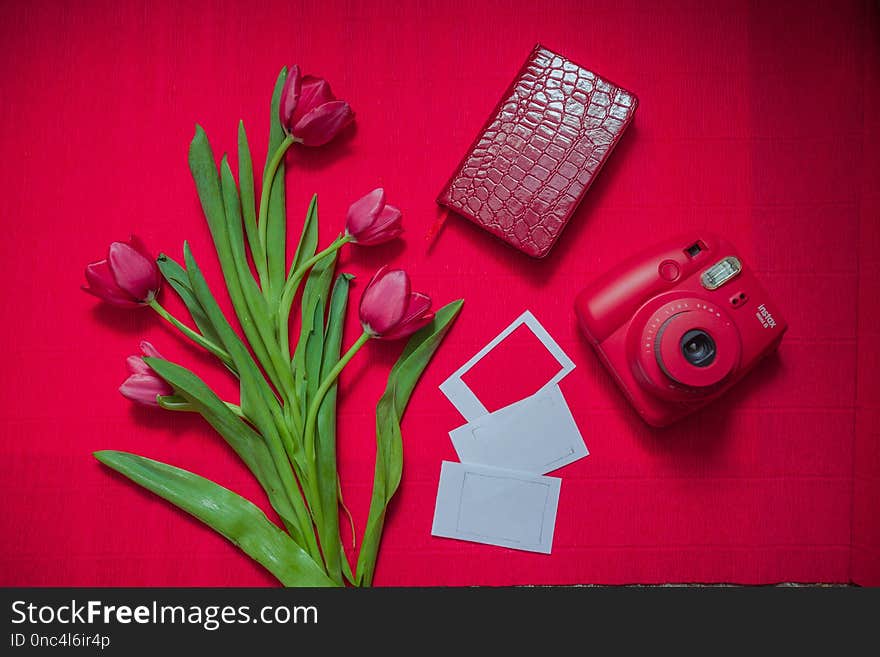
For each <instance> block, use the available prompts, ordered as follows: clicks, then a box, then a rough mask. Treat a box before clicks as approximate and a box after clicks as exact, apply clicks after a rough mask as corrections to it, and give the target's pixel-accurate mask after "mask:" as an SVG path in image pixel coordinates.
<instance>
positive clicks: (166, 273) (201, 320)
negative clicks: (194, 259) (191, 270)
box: [156, 253, 220, 344]
mask: <svg viewBox="0 0 880 657" xmlns="http://www.w3.org/2000/svg"><path fill="white" fill-rule="evenodd" d="M156 264H157V265H158V267H159V271H160V272H162V276H163V277H164V278H165V280H166V281H168V284H169V285H170V286H171V287H172V289H173V290H174V291H175V292H177V295H178V296H179V297H180V299H181V300H182V301H183V304H184V305H185V306H186V309H187V310H188V311H189V314H190V316H191V317H192V318H193V321H194V322H195V324H196V326H197V327H198V329H199V331H201V333H202V335H204V336H205V337H206V338H208V340H210V341H211V342H213V343H214V344H220V336H218V335H217V331H216V330H215V329H214V325H213V324H212V323H211V320H209V319H208V316H207V315H206V314H205V309H204V308H202V304H200V303H199V301H198V299H196V297H195V295H194V294H193V291H192V288H191V287H190V285H189V277H188V276H187V274H186V270H185V269H184V268H183V267H181V266H180V264H178V263H177V261H175V260H174V259H173V258H171V257H170V256H168V255H165V254H164V253H160V254H159V257H158V258H156Z"/></svg>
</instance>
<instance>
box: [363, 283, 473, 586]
mask: <svg viewBox="0 0 880 657" xmlns="http://www.w3.org/2000/svg"><path fill="white" fill-rule="evenodd" d="M463 303H464V301H463V300H462V299H459V300H458V301H453V302H452V303H449V304H447V305H445V306H443V307H442V308H440V309H439V310H438V311H437V312H436V314H435V315H434V319H433V320H432V321H431V323H430V324H428V325H427V326H425V327H424V328H422V329H421V330H420V331H418V332H416V333H415V334H413V336H412V337H411V338H410V339H409V342H408V343H407V345H406V347H405V349H404V351H403V353H402V354H401V356H400V358H399V359H398V360H397V363H395V365H394V367H393V368H392V369H391V373H390V374H389V375H388V383H387V385H386V386H385V392H384V394H383V395H382V397H381V398H380V399H379V403H378V404H377V406H376V469H375V474H374V477H373V494H372V497H371V499H370V512H369V515H368V517H367V527H366V529H365V530H364V539H363V541H362V542H361V550H360V554H359V555H358V563H357V574H356V580H357V583H358V584H360V585H361V586H370V584H372V582H373V574H374V572H375V570H376V557H377V556H378V554H379V543H380V541H381V539H382V528H383V527H384V525H385V512H386V510H387V508H388V503H389V502H390V501H391V498H392V497H393V496H394V493H395V492H396V491H397V487H398V485H399V484H400V477H401V474H402V473H403V439H402V436H401V433H400V420H401V418H402V417H403V412H404V410H406V405H407V403H408V402H409V398H410V396H411V395H412V392H413V389H414V388H415V385H416V383H417V382H418V380H419V377H421V375H422V372H424V370H425V368H426V367H427V365H428V363H429V362H430V360H431V357H432V356H433V355H434V353H435V352H436V351H437V348H438V347H439V346H440V343H441V342H442V341H443V338H444V337H445V336H446V333H447V331H449V328H450V326H451V325H452V321H453V320H454V319H455V318H456V316H457V315H458V313H459V311H461V307H462V304H463Z"/></svg>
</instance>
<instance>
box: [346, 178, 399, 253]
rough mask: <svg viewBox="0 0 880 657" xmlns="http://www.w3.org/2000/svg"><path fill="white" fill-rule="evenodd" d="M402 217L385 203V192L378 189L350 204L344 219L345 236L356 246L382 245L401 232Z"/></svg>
mask: <svg viewBox="0 0 880 657" xmlns="http://www.w3.org/2000/svg"><path fill="white" fill-rule="evenodd" d="M402 217H403V215H401V213H400V210H399V209H398V208H396V207H394V206H393V205H388V204H386V203H385V190H384V189H382V188H381V187H380V188H378V189H374V190H373V191H372V192H370V193H369V194H367V195H366V196H364V197H363V198H361V199H358V200H357V201H355V202H354V203H352V204H351V207H350V208H349V209H348V216H347V217H346V219H345V234H346V235H348V236H350V237H351V241H352V242H354V243H356V244H363V245H364V246H373V245H374V244H382V243H383V242H388V241H390V240H393V239H394V238H396V237H398V236H399V235H400V234H401V233H402V232H403V228H401V227H400V222H401V219H402Z"/></svg>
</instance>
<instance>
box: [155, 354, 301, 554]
mask: <svg viewBox="0 0 880 657" xmlns="http://www.w3.org/2000/svg"><path fill="white" fill-rule="evenodd" d="M144 361H146V363H147V365H149V366H150V367H151V368H152V369H153V371H155V372H156V374H158V375H159V376H161V377H162V378H163V379H164V380H165V381H167V382H168V384H169V385H171V386H172V387H173V388H174V390H175V393H176V395H177V396H180V397H183V398H184V399H185V400H186V402H188V403H189V406H190V407H191V408H192V409H193V410H195V411H196V412H197V413H199V415H201V416H202V417H203V418H205V420H207V422H208V424H210V425H211V426H212V427H213V428H214V429H215V430H216V431H217V433H219V434H220V435H221V436H222V437H223V439H224V440H225V441H226V442H227V444H228V445H229V446H230V447H232V449H233V450H234V451H235V453H236V454H238V456H239V457H240V458H241V460H242V461H244V463H245V465H247V466H248V468H249V469H250V471H251V472H252V473H253V474H254V476H255V477H256V478H257V481H259V482H260V485H261V486H262V487H263V490H265V491H266V495H267V496H268V498H269V502H270V503H271V504H272V507H273V508H274V509H275V511H276V512H277V513H278V515H279V516H280V517H281V519H282V520H283V522H284V524H285V526H286V527H287V529H288V531H289V532H290V535H291V536H292V537H293V539H294V540H295V541H296V542H297V543H298V544H299V545H300V546H304V545H306V541H305V539H304V537H303V528H302V527H300V524H299V517H300V516H301V515H302V513H301V510H300V511H299V512H298V511H297V510H296V509H295V507H296V506H297V505H302V498H301V497H300V496H299V495H295V496H293V497H289V496H288V491H287V490H286V489H285V486H284V483H283V482H282V478H281V474H280V473H279V471H278V469H277V468H278V466H277V465H276V464H275V462H274V461H273V460H272V454H271V452H270V451H269V448H268V446H267V445H266V442H265V441H264V439H263V437H262V436H261V435H260V434H258V433H257V432H256V431H254V430H253V429H252V428H251V426H250V425H249V424H247V423H246V422H244V421H243V420H242V419H241V418H239V417H238V416H237V415H236V414H235V413H233V412H232V411H231V410H230V409H229V407H228V406H227V405H226V404H225V403H224V402H223V401H222V400H221V399H220V398H219V397H217V395H216V394H214V391H212V390H211V389H210V388H209V387H208V386H207V385H206V384H205V382H204V381H202V380H201V379H200V378H199V377H198V376H196V375H195V374H193V373H192V372H191V371H189V370H188V369H186V368H185V367H181V366H180V365H177V364H175V363H172V362H170V361H167V360H162V359H159V358H144ZM284 465H285V466H286V463H285V464H284ZM305 529H306V531H311V528H309V527H306V528H305Z"/></svg>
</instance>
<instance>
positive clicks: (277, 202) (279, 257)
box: [263, 67, 287, 308]
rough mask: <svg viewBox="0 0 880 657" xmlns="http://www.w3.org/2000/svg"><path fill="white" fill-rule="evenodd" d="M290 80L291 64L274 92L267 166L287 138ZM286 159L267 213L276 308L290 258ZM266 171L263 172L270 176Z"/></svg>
mask: <svg viewBox="0 0 880 657" xmlns="http://www.w3.org/2000/svg"><path fill="white" fill-rule="evenodd" d="M286 80H287V67H284V68H282V69H281V72H280V73H279V74H278V79H277V80H276V81H275V90H274V91H273V93H272V104H271V109H270V114H269V153H270V157H267V158H266V166H267V167H268V165H269V160H270V158H271V154H272V153H274V152H275V151H276V150H277V149H278V146H279V145H280V144H281V142H282V141H284V128H283V127H282V125H281V116H280V114H279V108H280V106H281V92H282V91H283V90H284V82H285V81H286ZM284 169H285V167H284V160H282V161H281V164H279V165H278V170H277V171H276V173H275V179H274V180H273V181H272V187H271V188H270V190H269V205H268V208H267V209H268V212H267V215H266V261H267V272H268V278H269V290H270V291H271V294H272V296H271V298H270V299H269V306H270V307H272V308H274V307H275V306H276V305H278V296H279V295H280V294H281V288H282V287H284V274H285V271H284V265H285V263H286V261H287V208H286V205H287V202H286V194H285V184H284ZM266 173H267V172H266V171H265V170H264V171H263V176H264V177H265V176H266Z"/></svg>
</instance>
